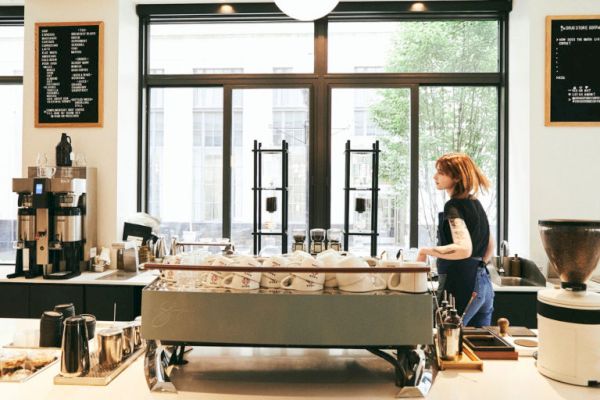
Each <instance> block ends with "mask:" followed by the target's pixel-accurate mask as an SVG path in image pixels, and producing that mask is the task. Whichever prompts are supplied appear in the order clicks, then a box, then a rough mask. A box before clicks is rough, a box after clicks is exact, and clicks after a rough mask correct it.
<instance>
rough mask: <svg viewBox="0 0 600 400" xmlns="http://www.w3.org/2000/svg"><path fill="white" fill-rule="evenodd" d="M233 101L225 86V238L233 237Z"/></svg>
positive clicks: (228, 89) (229, 89)
mask: <svg viewBox="0 0 600 400" xmlns="http://www.w3.org/2000/svg"><path fill="white" fill-rule="evenodd" d="M232 126H233V101H232V89H231V86H228V85H225V86H223V214H222V218H223V226H222V231H223V237H224V238H230V237H231V221H232V219H233V218H232V215H231V144H232V137H233V135H232Z"/></svg>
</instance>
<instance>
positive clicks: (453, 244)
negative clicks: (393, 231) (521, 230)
mask: <svg viewBox="0 0 600 400" xmlns="http://www.w3.org/2000/svg"><path fill="white" fill-rule="evenodd" d="M435 166H436V173H435V175H434V176H433V180H434V181H435V186H436V188H437V189H438V190H445V191H446V193H448V196H449V197H450V200H448V201H447V202H446V204H445V205H444V212H442V213H439V222H438V246H436V247H423V248H421V249H419V255H418V258H417V259H418V260H419V261H425V258H426V256H433V257H437V269H438V274H439V284H440V285H439V292H440V293H441V292H442V291H443V290H446V291H447V292H448V293H450V294H452V295H453V296H454V297H455V298H456V308H457V310H458V312H459V314H462V313H463V311H464V309H465V307H466V305H467V303H468V301H469V300H470V298H471V295H472V293H473V292H477V297H476V298H475V299H474V300H473V303H472V304H471V306H470V307H469V309H468V310H467V313H466V315H464V317H463V323H464V324H465V325H470V326H487V325H490V322H491V318H492V311H493V310H494V290H493V288H492V284H491V282H490V278H489V275H488V272H487V269H486V267H485V265H486V262H487V261H488V260H489V258H490V257H491V255H492V251H493V248H494V243H493V239H492V237H491V236H490V228H489V224H488V219H487V215H486V213H485V211H484V209H483V207H482V205H481V203H480V202H479V200H477V194H478V193H479V192H480V191H481V190H487V189H489V186H490V183H489V180H488V179H487V178H486V177H485V175H484V174H483V173H482V172H481V170H480V169H479V168H478V167H477V166H476V165H475V163H474V162H473V160H471V158H470V157H469V156H468V155H466V154H462V153H449V154H446V155H444V156H442V157H440V158H439V159H438V160H437V161H436V165H435Z"/></svg>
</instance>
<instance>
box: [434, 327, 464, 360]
mask: <svg viewBox="0 0 600 400" xmlns="http://www.w3.org/2000/svg"><path fill="white" fill-rule="evenodd" d="M438 337H439V346H440V353H441V354H440V357H441V359H442V360H449V361H452V360H456V359H457V358H458V357H459V356H460V354H461V351H460V325H457V324H442V326H441V327H440V328H439V332H438Z"/></svg>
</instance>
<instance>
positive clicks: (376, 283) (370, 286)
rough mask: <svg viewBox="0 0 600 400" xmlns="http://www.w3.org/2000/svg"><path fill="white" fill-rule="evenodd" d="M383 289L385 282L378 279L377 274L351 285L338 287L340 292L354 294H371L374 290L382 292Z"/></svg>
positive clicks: (380, 278)
mask: <svg viewBox="0 0 600 400" xmlns="http://www.w3.org/2000/svg"><path fill="white" fill-rule="evenodd" d="M385 288H386V281H385V280H384V279H383V278H382V277H380V276H379V274H373V275H368V276H365V277H364V278H363V279H361V280H360V281H358V282H354V283H353V284H351V285H347V286H340V290H343V291H345V292H355V293H363V292H372V291H375V290H383V289H385Z"/></svg>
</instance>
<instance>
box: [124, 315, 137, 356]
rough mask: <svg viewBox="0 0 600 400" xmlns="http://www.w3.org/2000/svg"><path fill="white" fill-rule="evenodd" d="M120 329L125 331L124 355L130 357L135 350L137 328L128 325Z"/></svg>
mask: <svg viewBox="0 0 600 400" xmlns="http://www.w3.org/2000/svg"><path fill="white" fill-rule="evenodd" d="M120 328H121V329H123V355H124V356H129V355H130V354H131V353H133V352H134V350H135V327H134V325H133V324H131V323H126V324H124V325H123V326H121V327H120Z"/></svg>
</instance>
